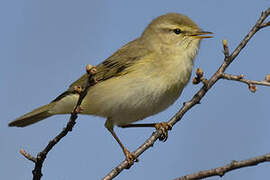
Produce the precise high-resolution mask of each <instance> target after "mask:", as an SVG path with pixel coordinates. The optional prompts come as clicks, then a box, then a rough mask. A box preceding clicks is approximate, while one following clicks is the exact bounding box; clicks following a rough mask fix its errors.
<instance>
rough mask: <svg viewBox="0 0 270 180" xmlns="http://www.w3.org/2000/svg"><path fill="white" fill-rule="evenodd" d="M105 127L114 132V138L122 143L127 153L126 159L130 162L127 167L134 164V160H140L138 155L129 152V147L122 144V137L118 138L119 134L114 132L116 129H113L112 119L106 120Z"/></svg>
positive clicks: (122, 147)
mask: <svg viewBox="0 0 270 180" xmlns="http://www.w3.org/2000/svg"><path fill="white" fill-rule="evenodd" d="M105 127H106V128H107V129H108V131H109V132H110V133H111V134H112V136H113V137H114V139H115V140H116V141H117V142H118V144H119V145H120V147H121V149H122V150H123V153H124V154H125V156H126V160H127V162H128V167H127V169H129V168H130V167H131V166H132V165H133V164H134V161H135V162H138V161H139V160H138V158H137V157H136V155H135V154H134V153H131V152H129V151H128V150H127V148H125V146H124V145H123V144H122V142H121V141H120V139H119V138H118V136H117V135H116V133H115V132H114V130H113V124H112V123H111V122H110V120H107V121H106V123H105Z"/></svg>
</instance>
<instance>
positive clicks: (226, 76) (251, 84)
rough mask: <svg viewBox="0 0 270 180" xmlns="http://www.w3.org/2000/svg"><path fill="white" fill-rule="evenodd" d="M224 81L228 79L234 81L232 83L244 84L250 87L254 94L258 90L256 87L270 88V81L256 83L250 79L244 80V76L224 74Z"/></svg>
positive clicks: (222, 76)
mask: <svg viewBox="0 0 270 180" xmlns="http://www.w3.org/2000/svg"><path fill="white" fill-rule="evenodd" d="M221 78H222V79H227V80H232V81H238V82H242V83H245V84H247V85H248V87H249V89H250V90H251V91H252V92H255V91H256V90H257V87H256V86H255V84H256V85H261V86H270V82H269V81H266V80H265V81H255V80H248V79H244V75H238V76H236V75H232V74H226V73H223V74H222V75H221Z"/></svg>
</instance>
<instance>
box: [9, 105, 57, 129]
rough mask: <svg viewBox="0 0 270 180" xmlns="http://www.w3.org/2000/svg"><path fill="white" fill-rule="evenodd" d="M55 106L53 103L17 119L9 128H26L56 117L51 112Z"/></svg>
mask: <svg viewBox="0 0 270 180" xmlns="http://www.w3.org/2000/svg"><path fill="white" fill-rule="evenodd" d="M54 105H55V102H52V103H50V104H46V105H44V106H41V107H39V108H37V109H34V110H33V111H31V112H29V113H27V114H24V115H22V116H21V117H19V118H17V119H15V120H14V121H12V122H10V123H9V124H8V126H17V127H24V126H28V125H31V124H34V123H36V122H38V121H41V120H43V119H46V118H48V117H50V116H52V115H54V114H53V113H50V110H51V109H52V108H53V107H54Z"/></svg>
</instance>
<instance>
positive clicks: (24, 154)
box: [20, 149, 37, 163]
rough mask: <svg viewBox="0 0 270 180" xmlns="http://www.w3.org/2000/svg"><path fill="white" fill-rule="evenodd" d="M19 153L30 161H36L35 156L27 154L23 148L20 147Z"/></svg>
mask: <svg viewBox="0 0 270 180" xmlns="http://www.w3.org/2000/svg"><path fill="white" fill-rule="evenodd" d="M20 153H21V154H22V155H23V156H24V157H25V158H26V159H28V160H30V161H32V162H33V163H36V162H37V158H35V157H33V156H31V155H30V154H28V153H27V152H26V151H25V150H24V149H20Z"/></svg>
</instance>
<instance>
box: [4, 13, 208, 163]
mask: <svg viewBox="0 0 270 180" xmlns="http://www.w3.org/2000/svg"><path fill="white" fill-rule="evenodd" d="M207 34H212V33H211V32H205V31H202V30H201V29H200V28H199V27H198V26H197V25H196V24H195V23H194V22H193V21H192V20H191V19H190V18H188V17H187V16H185V15H182V14H178V13H168V14H165V15H162V16H159V17H157V18H156V19H154V20H153V21H152V22H151V23H150V24H149V25H148V26H147V28H146V29H145V30H144V31H143V33H142V35H141V36H140V37H139V38H137V39H135V40H133V41H131V42H129V43H127V44H126V45H124V46H123V47H121V48H120V49H119V50H117V51H116V52H115V53H114V54H112V55H111V56H110V57H109V58H108V59H106V60H105V61H104V62H102V63H100V64H99V65H97V66H96V70H97V73H96V75H95V76H96V80H97V83H96V84H95V85H93V86H91V87H90V88H89V89H88V92H87V95H86V96H85V98H84V99H83V101H82V103H81V107H82V109H83V111H82V112H81V114H89V115H95V116H101V117H105V118H107V120H106V123H105V127H106V128H107V129H108V130H109V131H110V133H111V134H112V135H113V137H114V138H115V139H116V140H117V142H118V143H119V145H120V146H121V148H122V150H123V152H124V154H125V156H126V159H127V161H128V163H129V164H130V165H132V164H133V162H134V161H136V158H135V155H134V154H132V153H131V152H129V151H128V150H127V149H126V148H125V146H124V145H123V144H122V143H121V141H120V139H119V138H118V137H117V135H116V133H115V132H114V126H115V125H117V126H120V127H129V124H131V123H133V122H135V121H139V120H142V119H144V118H146V117H148V116H151V115H154V114H156V113H159V112H161V111H163V110H165V109H167V108H168V107H169V106H170V105H172V104H173V103H174V102H175V100H176V99H177V98H178V97H179V96H180V95H181V93H182V90H183V89H184V87H185V86H186V85H187V83H188V82H189V80H190V77H191V73H192V69H193V63H194V59H195V57H196V55H197V52H198V49H199V45H200V41H201V40H202V39H203V38H211V37H212V36H205V35H207ZM86 82H87V74H85V75H83V76H82V77H80V78H79V79H78V80H77V81H75V82H74V83H72V84H71V85H70V86H69V88H68V89H67V90H66V91H65V92H64V93H62V94H61V95H60V96H58V97H57V98H55V99H54V100H53V101H52V102H51V103H49V104H47V105H44V106H41V107H39V108H37V109H35V110H33V111H31V112H29V113H27V114H24V115H23V116H21V117H19V118H17V119H15V120H14V121H12V122H10V123H9V126H17V127H24V126H28V125H30V124H33V123H36V122H38V121H40V120H43V119H45V118H48V117H50V116H53V115H57V114H70V113H71V112H72V111H73V109H74V107H75V106H76V103H77V101H78V98H79V95H78V94H77V93H74V88H75V87H78V86H79V87H82V86H84V85H85V83H86ZM143 126H144V125H143V124H139V125H138V127H143ZM150 126H153V127H156V128H160V127H165V129H169V128H168V124H166V123H154V124H152V125H147V124H146V125H145V127H150ZM130 127H136V124H132V125H131V126H130Z"/></svg>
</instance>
